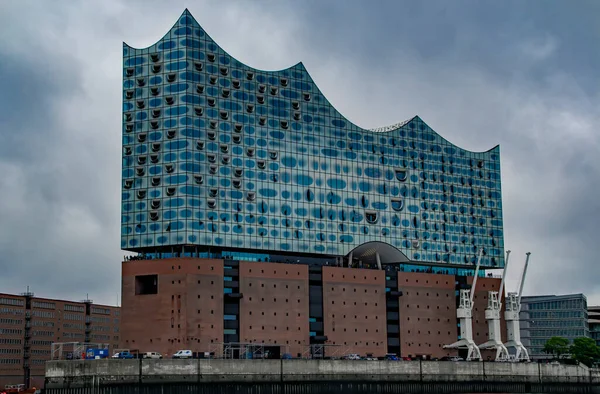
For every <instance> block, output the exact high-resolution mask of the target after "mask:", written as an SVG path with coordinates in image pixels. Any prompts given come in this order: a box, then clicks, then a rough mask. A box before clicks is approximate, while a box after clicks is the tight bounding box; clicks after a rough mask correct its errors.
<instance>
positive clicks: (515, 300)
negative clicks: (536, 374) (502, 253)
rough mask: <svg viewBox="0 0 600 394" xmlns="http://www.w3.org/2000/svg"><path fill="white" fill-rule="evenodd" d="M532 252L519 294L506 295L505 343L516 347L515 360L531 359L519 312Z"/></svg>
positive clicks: (524, 271) (526, 262) (510, 346)
mask: <svg viewBox="0 0 600 394" xmlns="http://www.w3.org/2000/svg"><path fill="white" fill-rule="evenodd" d="M530 255H531V252H527V258H526V259H525V266H524V267H523V274H522V275H521V283H520V285H519V294H517V293H508V294H507V295H506V312H504V319H505V320H506V331H507V340H508V341H507V342H506V343H505V344H504V346H506V347H507V348H513V347H514V348H515V356H514V361H529V352H528V351H527V349H525V346H523V344H522V343H521V332H520V329H521V327H520V324H519V313H520V312H521V296H522V295H523V285H524V284H525V276H526V275H527V267H528V266H529V256H530Z"/></svg>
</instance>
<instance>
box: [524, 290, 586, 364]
mask: <svg viewBox="0 0 600 394" xmlns="http://www.w3.org/2000/svg"><path fill="white" fill-rule="evenodd" d="M520 317H521V340H522V342H523V345H525V347H527V348H528V349H529V355H530V357H531V358H537V359H539V358H547V357H549V355H547V354H545V353H544V352H543V351H542V349H543V347H544V344H545V343H546V341H548V339H550V338H552V337H555V336H557V337H563V338H567V339H568V340H569V341H570V342H573V339H575V338H579V337H589V336H590V330H589V327H588V311H587V299H586V297H585V295H583V294H566V295H558V296H557V295H543V296H530V297H522V298H521V316H520Z"/></svg>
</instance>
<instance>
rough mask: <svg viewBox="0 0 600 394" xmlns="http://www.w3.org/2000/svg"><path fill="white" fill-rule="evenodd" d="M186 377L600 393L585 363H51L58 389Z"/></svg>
mask: <svg viewBox="0 0 600 394" xmlns="http://www.w3.org/2000/svg"><path fill="white" fill-rule="evenodd" d="M207 384H208V385H207ZM181 385H184V386H185V387H187V389H186V390H188V389H189V390H195V391H196V392H200V391H202V392H207V393H220V392H225V391H227V390H231V389H232V388H236V390H238V391H239V392H240V393H243V392H245V391H244V387H247V386H252V387H254V388H253V389H252V392H254V393H256V394H261V393H262V392H264V393H269V394H273V393H282V394H283V393H288V392H290V393H294V392H299V393H306V394H310V393H319V392H324V391H328V394H334V393H337V392H339V393H344V392H347V391H348V390H350V391H354V390H359V391H362V390H363V389H359V388H357V387H363V388H364V389H365V390H367V389H368V390H370V391H373V392H375V393H379V392H381V393H385V392H431V393H434V392H435V393H438V392H439V393H444V392H455V393H456V392H504V393H513V392H515V393H516V392H544V393H550V392H565V393H567V392H582V393H592V392H600V371H598V370H594V369H588V368H587V367H585V366H583V365H579V366H576V365H551V364H536V363H492V362H447V361H358V360H357V361H350V360H222V359H216V360H170V359H169V360H89V361H51V362H48V363H47V364H46V384H45V387H46V391H47V392H48V393H50V394H67V393H81V394H87V393H88V391H89V393H94V394H97V393H109V392H113V391H112V390H114V389H115V388H116V387H119V388H120V389H119V392H120V393H129V392H131V393H138V392H139V390H140V387H145V392H146V393H148V394H150V393H153V392H154V391H155V390H158V391H156V392H157V393H160V392H164V389H165V388H166V387H170V388H172V387H173V386H181ZM332 385H333V386H332ZM361 385H362V386H361ZM364 385H366V386H364ZM367 386H368V388H367ZM208 387H210V389H209V388H208ZM259 387H263V389H260V390H259ZM311 387H312V388H311ZM325 387H329V388H327V389H325ZM332 387H333V388H332ZM336 387H337V388H336ZM90 390H91V391H90ZM182 390H183V388H182ZM207 390H208V391H207ZM257 390H258V391H257ZM264 390H266V391H264ZM298 390H299V391H298Z"/></svg>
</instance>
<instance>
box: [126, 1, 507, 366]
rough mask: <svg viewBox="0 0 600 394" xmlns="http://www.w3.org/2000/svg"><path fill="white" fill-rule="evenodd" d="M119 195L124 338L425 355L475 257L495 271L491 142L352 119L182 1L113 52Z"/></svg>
mask: <svg viewBox="0 0 600 394" xmlns="http://www.w3.org/2000/svg"><path fill="white" fill-rule="evenodd" d="M122 189H123V190H122V237H121V247H122V249H124V250H127V251H131V252H137V253H139V254H140V255H139V256H136V257H135V258H134V259H132V260H127V261H125V262H124V263H123V308H124V312H123V313H124V322H123V339H124V341H125V342H124V343H123V344H122V345H124V346H130V347H133V342H134V341H136V344H139V345H140V347H148V348H149V347H154V348H156V349H159V350H160V349H163V351H168V352H171V351H174V350H176V349H179V348H194V349H195V350H201V351H208V348H209V347H211V346H212V347H219V346H222V344H223V343H225V344H231V343H238V344H239V343H262V342H263V341H265V343H267V342H271V344H273V343H275V342H277V344H278V345H281V346H282V347H285V348H286V351H289V352H290V353H291V354H292V355H294V356H297V355H298V354H304V353H305V352H306V351H307V350H306V349H307V348H309V347H310V346H311V345H315V346H317V345H330V346H331V348H333V347H335V346H339V347H341V346H346V347H352V350H353V351H354V352H358V353H373V354H379V355H382V354H385V353H386V352H395V353H406V354H412V355H416V354H422V355H429V356H435V357H437V356H440V355H444V354H447V353H448V352H450V351H446V350H443V349H442V348H441V346H442V345H443V344H447V343H452V342H454V341H455V340H456V339H457V335H458V330H457V322H456V317H455V314H456V296H455V294H456V290H457V289H459V288H463V287H465V286H469V283H468V282H469V281H470V280H471V279H467V276H468V275H473V269H474V263H475V262H476V260H477V253H478V250H479V249H480V248H483V249H484V254H483V257H482V259H481V265H482V267H483V268H484V269H493V268H502V267H503V266H504V238H503V226H502V203H501V188H500V157H499V147H497V146H496V147H495V148H493V149H491V150H489V151H486V152H470V151H467V150H465V149H462V148H459V147H457V146H455V145H453V144H452V143H450V142H448V141H447V140H445V139H444V138H442V137H441V136H440V135H439V134H437V133H436V132H435V131H434V130H433V129H431V128H430V127H429V126H428V125H427V124H426V123H425V122H424V121H423V120H422V119H421V118H419V117H418V116H414V117H412V118H410V119H408V120H405V121H402V122H400V123H397V124H394V125H391V126H387V127H381V128H375V129H370V130H366V129H362V128H360V127H359V126H357V125H354V124H353V123H352V122H350V121H349V120H348V119H346V118H345V117H344V116H343V115H342V114H340V113H339V112H338V111H337V110H336V109H335V108H334V107H333V105H332V104H330V103H329V101H328V100H327V99H326V98H325V96H324V95H323V94H322V93H321V92H320V90H319V88H318V87H317V85H316V84H315V82H314V81H313V79H312V78H311V76H310V75H309V74H308V72H307V70H306V69H305V68H304V65H303V64H302V63H298V64H296V65H295V66H292V67H290V68H287V69H284V70H280V71H263V70H259V69H255V68H252V67H249V66H247V65H245V64H243V63H242V62H240V61H238V60H236V59H235V58H234V57H232V56H230V55H229V54H228V53H227V52H225V51H224V50H223V49H222V48H221V47H219V46H218V45H217V44H216V43H215V42H214V41H213V40H212V39H211V38H210V37H209V36H208V34H207V33H206V32H205V31H204V30H203V29H202V28H201V27H200V26H199V24H198V23H197V22H196V20H195V19H194V18H193V17H192V16H191V15H190V13H189V12H188V11H187V10H186V11H185V12H184V13H183V15H181V17H180V18H179V19H178V20H177V23H176V24H175V25H174V26H173V28H172V29H171V30H170V31H169V32H168V33H167V34H166V35H165V36H164V37H163V38H162V39H160V40H159V41H158V42H157V43H156V44H154V45H151V46H150V47H148V48H144V49H136V48H133V47H130V46H129V45H127V44H124V46H123V179H122ZM498 282H499V280H497V279H496V278H484V280H482V281H481V285H482V289H484V288H483V286H487V287H486V288H485V292H483V293H481V294H479V295H478V297H479V301H480V302H481V305H478V306H477V307H476V308H478V311H477V313H481V314H483V309H485V305H484V301H482V300H483V297H484V296H486V292H487V291H488V290H492V288H493V287H496V288H497V287H498V284H499V283H498ZM428 289H431V290H428ZM400 294H402V296H400ZM409 300H410V301H409ZM485 302H486V301H485ZM150 311H153V312H154V313H150ZM409 319H412V320H409ZM367 322H368V323H367ZM401 322H402V323H401ZM477 324H481V325H482V327H484V328H482V329H481V330H479V329H477V330H475V331H476V334H478V335H480V336H481V339H482V340H481V342H485V339H486V335H487V328H485V321H484V318H483V315H481V318H480V319H479V320H478V322H477ZM149 327H151V328H149ZM147 330H150V331H151V333H150V334H149V335H148V337H147V338H146V337H145V335H144V333H147V332H149V331H147ZM427 338H429V339H427ZM128 341H129V342H128ZM140 341H143V346H142V345H141V344H140V343H139V342H140ZM128 343H129V344H128ZM216 344H220V345H216ZM401 348H402V349H404V350H401ZM313 350H314V349H313ZM313 350H310V351H313ZM338 350H339V349H338ZM339 351H341V350H339Z"/></svg>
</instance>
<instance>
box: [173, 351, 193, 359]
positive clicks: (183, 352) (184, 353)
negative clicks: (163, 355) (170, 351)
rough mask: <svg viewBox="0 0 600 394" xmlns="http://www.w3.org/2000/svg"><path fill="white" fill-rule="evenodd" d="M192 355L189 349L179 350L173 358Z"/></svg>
mask: <svg viewBox="0 0 600 394" xmlns="http://www.w3.org/2000/svg"><path fill="white" fill-rule="evenodd" d="M193 356H194V355H193V353H192V351H191V350H179V351H178V352H177V353H175V354H174V355H173V358H192V357H193Z"/></svg>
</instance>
